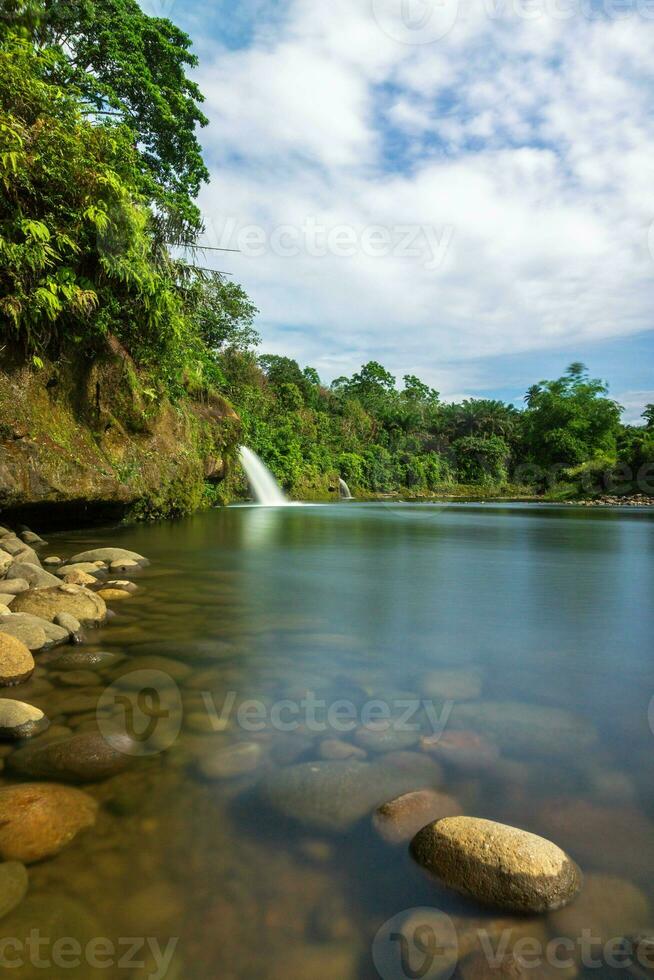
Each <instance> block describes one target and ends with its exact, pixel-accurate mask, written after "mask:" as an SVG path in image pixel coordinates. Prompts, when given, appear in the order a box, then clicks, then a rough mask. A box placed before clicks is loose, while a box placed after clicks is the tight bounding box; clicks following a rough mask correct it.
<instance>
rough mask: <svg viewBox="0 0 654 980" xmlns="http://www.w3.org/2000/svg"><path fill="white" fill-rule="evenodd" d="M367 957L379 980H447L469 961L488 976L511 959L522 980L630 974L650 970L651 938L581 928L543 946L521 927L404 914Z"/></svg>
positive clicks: (653, 958)
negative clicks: (558, 974) (561, 973)
mask: <svg viewBox="0 0 654 980" xmlns="http://www.w3.org/2000/svg"><path fill="white" fill-rule="evenodd" d="M607 900H608V896H607ZM371 952H372V959H373V963H374V965H375V967H376V969H377V972H378V973H379V975H380V977H381V978H382V980H415V978H420V980H437V978H438V980H448V978H449V977H451V976H452V974H453V973H454V970H455V968H456V966H457V962H458V961H459V959H464V958H466V957H468V956H476V957H479V958H480V959H481V961H482V963H484V964H485V965H486V966H487V967H488V969H489V970H491V971H492V970H497V971H498V972H499V967H500V966H501V965H502V964H503V963H505V962H506V960H507V957H510V958H511V960H512V961H513V963H514V964H515V967H516V970H518V971H522V970H524V971H525V972H526V973H527V975H528V974H529V971H530V970H539V969H540V970H543V969H547V970H548V972H551V971H556V970H557V969H558V970H571V969H576V968H579V967H584V968H585V969H588V970H593V969H594V970H597V969H602V968H604V969H606V968H609V969H618V970H619V969H624V970H630V971H632V972H633V971H634V970H635V969H638V968H639V967H641V968H643V969H644V970H651V969H652V968H653V967H654V936H651V935H637V936H627V937H625V936H617V937H615V938H610V939H606V937H604V938H601V937H600V936H598V935H596V934H595V932H594V931H593V929H592V928H591V927H590V926H589V927H588V928H581V929H580V930H579V934H578V935H576V936H574V937H573V936H570V935H568V936H558V937H557V936H555V937H552V938H551V939H548V940H543V939H542V938H540V937H539V936H536V935H534V936H530V935H529V934H528V932H526V931H525V928H524V927H511V926H508V927H506V928H504V929H501V930H492V929H490V928H484V927H483V926H478V925H476V924H475V923H474V922H471V921H470V920H466V919H463V918H458V917H457V919H456V920H453V919H452V918H450V917H449V916H448V915H446V914H445V913H444V912H441V911H440V910H439V909H436V908H425V907H423V908H413V909H405V910H404V911H403V912H399V913H398V914H397V915H394V916H393V918H391V919H389V920H388V921H387V922H385V923H384V924H383V925H382V926H381V927H380V929H379V930H378V932H377V934H376V936H375V938H374V940H373V943H372V950H371ZM479 972H480V973H482V972H484V971H483V970H480V971H479ZM509 973H510V971H509ZM553 975H555V973H553Z"/></svg>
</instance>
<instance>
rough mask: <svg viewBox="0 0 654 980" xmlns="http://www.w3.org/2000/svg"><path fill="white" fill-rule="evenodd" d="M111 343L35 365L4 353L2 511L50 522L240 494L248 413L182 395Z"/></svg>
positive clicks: (178, 511)
mask: <svg viewBox="0 0 654 980" xmlns="http://www.w3.org/2000/svg"><path fill="white" fill-rule="evenodd" d="M150 385H151V382H150V380H149V378H148V377H147V375H145V374H143V373H142V372H139V371H138V370H137V369H136V367H135V365H134V363H133V361H132V360H131V358H130V356H129V354H127V352H126V351H125V350H124V349H123V348H121V347H120V345H119V344H118V343H117V342H116V341H115V340H110V341H109V342H108V344H107V346H106V349H105V350H104V351H103V353H102V354H101V355H100V356H96V357H94V358H93V359H90V358H81V357H79V356H75V355H74V354H68V355H67V356H64V357H62V358H61V359H60V360H59V361H58V362H56V363H44V364H43V366H42V367H36V366H34V364H32V363H31V362H27V361H25V360H24V359H23V358H21V356H20V355H19V354H18V353H17V352H15V351H12V350H11V349H10V348H9V347H5V348H4V349H3V350H2V351H1V352H0V513H2V514H13V515H14V516H17V517H20V516H21V515H24V517H25V518H27V517H28V516H30V517H32V518H34V517H37V516H38V519H39V523H40V526H45V525H47V524H56V523H62V524H70V523H71V518H73V520H72V522H73V523H80V522H81V521H88V522H92V521H97V520H103V519H114V518H117V517H127V518H131V519H138V518H148V517H171V516H176V515H182V514H187V513H190V512H192V511H194V510H197V509H198V508H200V507H202V506H204V505H207V504H208V503H210V502H212V501H213V500H216V499H217V500H220V499H221V498H224V497H227V496H228V495H229V490H228V486H229V480H228V479H226V477H228V474H229V470H230V461H231V459H232V457H233V454H234V451H235V448H236V446H237V444H238V437H239V431H240V422H239V420H238V417H237V416H236V414H235V412H234V411H233V409H232V408H231V407H230V405H229V404H228V403H227V402H226V401H225V399H223V398H222V397H220V396H218V395H215V394H214V395H211V394H209V395H207V394H204V396H202V397H200V396H198V397H191V395H190V394H186V395H185V396H182V397H180V398H178V399H177V400H175V401H172V400H171V399H170V398H168V397H167V396H166V395H165V394H163V393H162V391H161V390H157V388H156V387H151V386H150Z"/></svg>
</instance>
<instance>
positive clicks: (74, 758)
mask: <svg viewBox="0 0 654 980" xmlns="http://www.w3.org/2000/svg"><path fill="white" fill-rule="evenodd" d="M132 747H133V743H132V742H131V740H130V739H129V738H128V737H127V736H126V735H125V736H122V738H121V737H120V736H118V735H116V736H115V737H114V738H113V739H112V741H111V743H109V742H108V741H107V740H106V739H105V738H104V736H103V735H102V734H100V732H84V733H83V734H81V735H73V737H72V738H67V739H61V741H59V740H57V741H56V742H55V741H53V742H47V743H46V744H44V745H38V744H35V745H26V746H25V747H24V748H20V749H18V750H17V751H16V752H14V753H13V754H12V755H11V756H10V757H9V760H8V764H9V768H10V769H12V770H13V771H14V772H20V773H23V774H25V775H27V776H36V777H37V778H39V779H56V780H59V779H61V780H64V781H65V782H72V783H91V782H96V781H98V780H101V779H107V778H108V777H109V776H115V775H116V773H119V772H123V771H124V770H125V769H126V768H127V767H128V766H129V764H130V762H131V760H132V755H133V754H134V753H133V751H132Z"/></svg>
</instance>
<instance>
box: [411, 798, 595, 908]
mask: <svg viewBox="0 0 654 980" xmlns="http://www.w3.org/2000/svg"><path fill="white" fill-rule="evenodd" d="M411 853H412V854H413V857H414V858H415V860H416V861H417V862H418V864H420V865H421V866H422V867H423V868H425V869H426V870H428V871H430V872H431V873H432V874H434V875H435V876H436V877H437V878H438V879H439V880H440V881H442V882H443V883H444V884H445V885H448V886H449V887H450V888H454V889H455V891H458V892H461V893H462V894H464V895H467V896H469V897H470V898H474V899H476V900H477V901H479V902H482V903H484V904H486V905H490V906H493V907H495V908H502V909H510V910H512V911H514V912H545V911H547V910H549V909H557V908H562V907H563V906H564V905H567V904H568V902H570V901H571V900H572V899H573V898H574V896H575V895H576V894H577V892H578V891H579V889H580V888H581V883H582V877H581V872H580V870H579V868H578V867H577V865H576V864H575V863H574V861H572V859H571V858H569V857H568V855H567V854H566V853H565V852H564V851H562V850H561V848H559V847H557V846H556V844H552V843H551V841H548V840H545V838H543V837H538V836H536V834H530V833H528V832H527V831H525V830H519V829H518V828H517V827H509V826H507V825H506V824H500V823H495V822H494V821H492V820H481V819H479V818H477V817H446V818H445V819H444V820H438V821H436V823H432V824H429V825H428V826H426V827H423V829H422V830H420V831H419V832H418V833H417V834H416V836H415V837H414V838H413V841H412V842H411Z"/></svg>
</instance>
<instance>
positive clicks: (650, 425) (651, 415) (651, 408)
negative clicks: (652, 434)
mask: <svg viewBox="0 0 654 980" xmlns="http://www.w3.org/2000/svg"><path fill="white" fill-rule="evenodd" d="M643 418H644V419H645V427H646V428H647V429H654V405H645V411H644V412H643Z"/></svg>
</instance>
